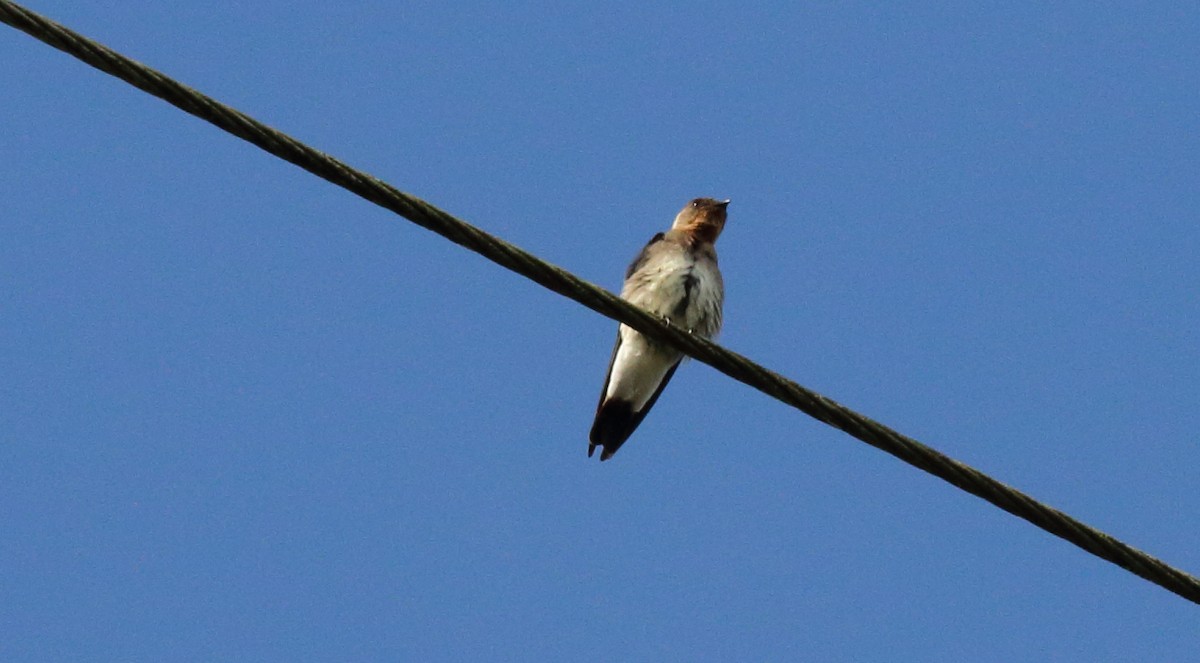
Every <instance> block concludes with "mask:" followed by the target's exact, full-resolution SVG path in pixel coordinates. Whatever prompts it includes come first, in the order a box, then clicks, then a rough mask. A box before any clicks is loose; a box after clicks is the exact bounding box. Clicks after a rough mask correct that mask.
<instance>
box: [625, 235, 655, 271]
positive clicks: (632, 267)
mask: <svg viewBox="0 0 1200 663" xmlns="http://www.w3.org/2000/svg"><path fill="white" fill-rule="evenodd" d="M662 239H663V233H658V234H657V235H655V236H654V237H651V238H650V241H649V242H646V246H644V247H642V251H641V253H639V254H637V257H636V258H634V259H633V262H631V263H629V269H626V270H625V278H629V277H630V276H632V275H633V273H634V272H636V271H637V270H638V269H639V268H641V266H642V265H644V264H646V259H647V258H648V257H649V256H650V247H652V246H654V245H655V244H658V243H659V242H661V241H662Z"/></svg>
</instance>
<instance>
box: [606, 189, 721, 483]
mask: <svg viewBox="0 0 1200 663" xmlns="http://www.w3.org/2000/svg"><path fill="white" fill-rule="evenodd" d="M728 205H729V201H728V200H716V199H714V198H696V199H695V200H692V201H690V202H688V203H687V204H686V205H684V207H683V209H682V210H680V212H679V214H678V215H676V216H675V222H674V223H673V224H671V229H670V230H668V231H666V232H660V233H658V234H657V235H655V236H654V237H653V238H651V240H650V242H649V243H648V244H646V246H645V248H643V249H642V251H641V253H639V254H638V255H637V257H636V258H634V259H633V262H632V263H630V264H629V268H628V269H627V270H625V283H624V285H623V287H622V288H621V298H622V299H624V300H625V301H627V302H629V303H631V304H633V305H635V306H639V307H641V308H643V309H645V310H646V311H648V312H650V313H652V314H654V315H657V316H659V317H660V318H661V319H662V320H663V321H664V322H666V323H667V324H670V325H674V326H676V327H679V328H682V329H686V330H687V331H688V332H690V333H693V334H696V335H698V336H702V337H704V338H708V339H711V338H713V337H715V336H716V335H717V332H719V331H720V330H721V308H722V305H723V304H724V300H725V284H724V282H723V281H722V279H721V271H720V270H719V269H718V268H717V250H716V246H715V243H716V241H717V237H718V236H720V234H721V231H722V230H724V229H725V218H726V207H727V206H728ZM681 361H683V353H681V352H679V351H678V350H676V349H674V348H672V347H669V346H667V345H664V344H662V343H659V342H657V341H654V340H652V339H650V338H648V337H646V336H644V335H643V334H641V333H640V332H638V331H637V330H635V329H633V328H632V327H629V326H627V325H624V324H622V325H620V326H618V327H617V341H616V344H615V345H614V346H613V351H612V359H610V360H609V364H608V374H607V375H606V376H605V378H604V386H603V387H602V388H601V389H600V403H599V404H598V405H597V406H596V419H595V421H594V422H593V423H592V429H591V432H590V433H589V434H588V458H591V457H592V454H594V453H595V452H596V447H602V448H603V451H601V452H600V460H601V461H605V460H608V459H609V458H612V456H613V454H615V453H617V449H620V448H621V445H623V444H625V441H626V440H628V439H629V436H630V435H632V434H633V431H634V430H635V429H637V427H638V425H639V424H641V423H642V419H644V418H645V417H646V413H647V412H649V411H650V408H652V407H654V403H655V401H657V400H658V397H659V395H661V394H662V392H663V389H664V388H665V387H666V386H667V383H668V382H670V381H671V377H672V376H674V375H675V369H677V368H679V364H680V362H681Z"/></svg>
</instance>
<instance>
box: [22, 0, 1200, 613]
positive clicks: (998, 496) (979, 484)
mask: <svg viewBox="0 0 1200 663" xmlns="http://www.w3.org/2000/svg"><path fill="white" fill-rule="evenodd" d="M0 21H3V22H4V23H7V24H8V25H11V26H12V27H14V28H17V29H18V30H21V31H22V32H25V33H27V34H29V35H30V36H32V37H34V38H35V39H38V40H40V41H42V42H45V43H46V44H49V45H50V46H53V47H54V48H57V49H59V50H60V51H63V52H64V53H67V54H69V55H71V56H73V57H75V58H78V59H79V60H82V61H83V62H84V63H86V64H88V65H91V66H92V67H95V68H96V69H99V70H100V71H103V72H105V73H107V74H110V75H112V76H115V77H116V78H119V79H121V80H123V81H125V82H126V83H129V84H130V85H133V86H134V87H137V88H139V89H141V90H143V91H144V92H147V93H149V94H152V95H154V96H156V97H158V98H160V99H162V100H164V101H166V102H167V103H169V104H171V105H173V106H175V107H177V108H179V109H180V110H183V111H185V112H187V113H190V114H192V115H194V116H196V117H198V118H200V119H202V120H204V121H206V122H209V123H211V124H214V125H216V126H217V127H219V128H221V129H224V130H225V131H227V132H229V133H231V134H233V135H235V136H237V137H238V138H241V139H243V140H245V141H247V142H250V143H252V144H254V145H256V146H258V147H260V148H262V149H263V150H266V151H267V152H270V153H271V154H274V155H275V156H277V157H279V158H280V159H283V160H285V161H288V162H290V163H292V164H295V165H297V166H299V167H300V168H303V169H304V170H307V171H308V172H310V173H312V174H314V175H317V176H318V177H321V178H322V179H325V180H327V181H329V182H331V183H333V184H336V185H337V186H340V187H342V188H344V189H346V190H348V191H350V192H352V193H354V194H356V195H358V196H360V197H362V198H365V199H367V200H369V201H371V202H373V203H375V204H376V205H379V206H380V207H384V208H386V209H389V210H391V211H393V212H395V213H397V214H399V215H400V216H403V217H404V218H406V219H408V220H409V221H412V222H413V223H416V224H417V225H419V226H421V227H423V228H426V229H428V230H431V231H433V232H435V233H437V234H439V235H441V236H443V237H445V238H446V239H449V240H450V241H452V242H455V243H456V244H459V245H462V246H464V247H466V248H468V249H470V250H472V251H474V252H476V253H478V254H480V255H482V256H484V257H485V258H487V259H489V260H491V261H493V262H495V263H497V264H499V265H501V266H502V267H505V268H507V269H509V270H511V271H514V272H516V273H518V274H521V275H522V276H525V277H526V278H529V279H531V280H533V281H534V282H536V283H538V284H540V285H542V286H543V287H546V288H548V289H550V290H553V291H554V292H557V293H559V294H560V295H563V296H565V297H568V298H570V299H572V300H574V301H576V302H578V303H580V304H582V305H584V306H586V307H588V308H590V309H592V310H593V311H596V312H597V313H600V314H601V315H604V316H606V317H609V318H612V319H613V320H617V321H619V322H622V323H624V324H626V325H629V326H630V327H633V328H634V329H636V330H638V331H639V332H642V333H643V334H646V335H647V336H649V337H651V338H653V339H655V340H657V341H660V342H663V343H667V344H670V345H671V346H673V347H675V348H677V349H679V350H680V351H682V352H684V353H686V354H687V355H689V356H691V357H693V358H695V359H696V360H698V361H701V362H703V363H705V364H708V365H709V366H712V367H713V368H715V369H717V370H718V371H720V372H722V373H724V374H725V375H728V376H729V377H731V378H733V379H735V380H737V381H739V382H742V383H744V384H746V385H749V386H751V387H753V388H755V389H757V390H759V391H761V392H763V393H764V394H767V395H768V396H771V397H773V398H775V399H777V400H779V401H782V402H784V403H787V404H788V405H791V406H792V407H795V408H796V409H798V410H800V411H802V412H804V413H805V414H808V415H809V416H811V417H813V418H814V419H817V420H818V421H821V422H824V423H826V424H828V425H830V426H833V427H835V428H838V429H841V430H843V431H845V432H846V433H849V434H850V435H852V436H854V437H855V438H858V439H859V440H861V441H863V442H866V443H867V444H870V445H871V446H873V447H875V448H877V449H880V450H883V451H885V452H887V453H889V454H891V455H893V456H895V457H897V458H899V459H900V460H902V461H904V462H906V463H908V464H910V465H913V466H914V467H917V468H920V469H922V470H924V471H926V472H928V473H930V474H932V475H934V476H936V477H938V478H940V479H942V480H944V481H947V482H949V483H950V484H952V485H954V486H956V487H958V488H960V489H962V490H965V491H966V492H968V493H971V494H972V495H975V496H977V497H979V498H981V499H983V500H986V501H987V502H989V503H991V504H993V505H995V506H997V507H999V508H1001V509H1003V510H1005V511H1007V512H1009V513H1011V514H1013V515H1014V516H1017V517H1018V518H1022V519H1024V520H1027V521H1029V522H1030V523H1033V524H1034V525H1036V526H1037V527H1039V528H1041V529H1043V530H1045V531H1047V532H1049V533H1051V534H1053V535H1055V536H1057V537H1060V538H1062V539H1065V540H1066V541H1069V542H1070V543H1073V544H1075V545H1076V546H1078V547H1080V548H1082V549H1084V550H1086V551H1087V552H1089V553H1091V554H1093V555H1095V556H1097V557H1099V558H1101V559H1104V560H1107V561H1109V562H1112V563H1113V564H1116V565H1117V566H1120V567H1121V568H1123V569H1126V570H1127V571H1129V572H1131V573H1134V574H1136V575H1138V576H1141V577H1142V578H1144V579H1146V580H1149V581H1150V582H1152V583H1154V584H1156V585H1159V586H1161V587H1163V588H1165V589H1167V590H1169V591H1171V592H1174V593H1176V594H1178V595H1179V596H1182V597H1183V598H1185V599H1187V600H1189V601H1191V602H1193V603H1197V604H1200V580H1197V579H1196V578H1195V577H1194V576H1191V575H1189V574H1188V573H1185V572H1184V571H1181V570H1179V569H1176V568H1174V567H1172V566H1170V565H1168V564H1166V563H1165V562H1163V561H1161V560H1159V559H1157V558H1155V557H1152V556H1150V555H1148V554H1146V553H1144V552H1142V551H1140V550H1138V549H1136V548H1134V547H1132V546H1130V545H1128V544H1126V543H1124V542H1122V541H1119V540H1118V539H1116V538H1114V537H1112V536H1109V535H1108V534H1106V533H1104V532H1102V531H1100V530H1098V529H1096V528H1094V527H1091V526H1089V525H1087V524H1085V523H1083V522H1080V521H1079V520H1076V519H1075V518H1072V517H1071V516H1069V515H1067V514H1065V513H1063V512H1061V511H1059V510H1057V509H1055V508H1053V507H1050V506H1048V505H1046V504H1043V503H1041V502H1039V501H1037V500H1035V499H1033V498H1032V497H1030V496H1028V495H1026V494H1025V493H1022V492H1021V491H1019V490H1016V489H1015V488H1011V487H1009V486H1007V485H1005V484H1003V483H1001V482H999V481H997V480H996V479H993V478H991V477H989V476H988V475H986V474H984V473H982V472H980V471H979V470H976V469H975V468H973V467H971V466H969V465H966V464H965V463H961V462H959V461H957V460H954V459H953V458H950V457H949V456H946V455H945V454H942V453H941V452H939V451H937V450H935V449H933V448H931V447H928V446H926V445H924V444H921V443H920V442H918V441H916V440H914V439H912V438H910V437H907V436H905V435H902V434H900V433H898V432H896V431H894V430H892V429H891V428H888V427H887V426H884V425H883V424H880V423H878V422H876V421H874V420H872V419H870V418H868V417H866V416H864V415H861V414H859V413H857V412H855V411H853V410H851V409H849V408H847V407H845V406H843V405H840V404H839V403H836V402H835V401H833V400H831V399H829V398H826V397H825V396H822V395H821V394H818V393H816V392H814V391H811V390H809V389H805V388H804V387H801V386H800V385H798V384H796V383H795V382H793V381H791V380H789V379H787V378H785V377H783V376H782V375H779V374H778V373H775V372H773V371H770V370H768V369H766V368H764V367H762V366H760V365H758V364H756V363H755V362H753V361H751V360H749V359H748V358H746V357H743V356H742V355H740V354H738V353H736V352H732V351H730V350H726V349H725V348H723V347H721V346H719V345H717V344H715V343H712V342H710V341H708V340H705V339H703V338H700V337H698V336H693V335H692V334H689V333H688V332H686V331H684V330H681V329H679V328H677V327H672V326H669V325H666V324H664V323H663V322H662V321H660V320H659V319H658V318H656V317H655V316H653V315H651V314H649V313H647V312H645V311H643V310H642V309H639V308H637V307H635V306H633V305H631V304H629V303H627V302H625V301H623V300H621V299H620V298H618V297H616V296H615V295H613V294H612V293H610V292H608V291H606V290H604V289H602V288H600V287H598V286H595V285H593V284H591V283H588V282H587V281H584V280H583V279H580V278H579V277H577V276H575V275H574V274H571V273H570V272H568V271H566V270H564V269H562V268H560V267H557V266H555V265H552V264H550V263H548V262H546V261H544V260H541V259H540V258H538V257H537V256H534V255H533V254H531V253H528V252H526V251H524V250H522V249H521V248H519V247H517V246H514V245H512V244H509V243H508V242H505V241H504V240H502V239H500V238H498V237H494V236H492V235H490V234H488V233H486V232H484V231H482V230H480V229H479V228H476V227H474V226H472V225H470V224H468V223H465V222H463V221H460V220H458V219H456V218H454V217H453V216H451V215H450V214H448V213H446V212H444V211H442V210H440V209H438V208H436V207H434V206H432V205H430V204H429V203H426V202H425V201H423V200H420V199H419V198H415V197H413V196H409V195H407V194H405V193H402V192H401V191H399V190H398V189H396V188H395V187H392V186H391V185H389V184H387V183H385V182H382V181H380V180H378V179H376V178H374V177H372V176H370V175H368V174H366V173H364V172H362V171H359V170H355V169H354V168H351V167H350V166H347V165H346V164H344V163H342V162H341V161H338V160H337V159H334V158H333V157H330V156H328V155H326V154H324V153H322V152H319V151H317V150H315V149H313V148H311V147H309V146H307V145H305V144H303V143H301V142H299V141H297V140H295V139H294V138H291V137H290V136H288V135H286V134H284V133H282V132H279V131H276V130H275V129H272V128H271V127H268V126H267V125H265V124H263V123H261V122H259V121H257V120H255V119H253V118H251V117H250V116H248V115H246V114H244V113H241V112H240V111H237V110H235V109H233V108H230V107H229V106H226V105H224V104H222V103H220V102H218V101H216V100H215V99H212V98H211V97H208V96H205V95H203V94H201V93H199V92H197V91H195V90H193V89H191V88H189V87H187V86H185V85H183V84H181V83H178V82H176V81H174V80H172V79H170V78H168V77H167V76H165V75H163V74H161V73H159V72H157V71H155V70H153V69H151V68H149V67H147V66H145V65H143V64H140V63H138V62H135V61H133V60H131V59H129V58H127V57H125V56H123V55H121V54H119V53H117V52H115V51H113V50H111V49H109V48H107V47H105V46H103V45H102V44H99V43H97V42H95V41H92V40H90V39H88V38H86V37H84V36H82V35H80V34H78V33H76V32H73V31H71V30H69V29H68V28H66V27H64V26H62V25H59V24H58V23H55V22H54V21H51V20H49V19H47V18H45V17H43V16H40V15H38V14H36V13H34V12H32V11H30V10H28V9H26V8H24V7H22V6H20V5H18V4H15V3H13V2H9V1H8V0H0Z"/></svg>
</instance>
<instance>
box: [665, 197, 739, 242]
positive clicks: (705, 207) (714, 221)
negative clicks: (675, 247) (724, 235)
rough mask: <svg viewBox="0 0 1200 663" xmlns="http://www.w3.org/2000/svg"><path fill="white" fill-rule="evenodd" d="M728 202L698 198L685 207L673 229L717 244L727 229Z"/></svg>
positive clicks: (676, 218) (677, 217) (677, 216)
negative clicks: (723, 231)
mask: <svg viewBox="0 0 1200 663" xmlns="http://www.w3.org/2000/svg"><path fill="white" fill-rule="evenodd" d="M728 205H729V201H728V200H716V199H715V198H697V199H695V200H693V201H691V202H689V203H688V204H686V205H684V206H683V209H682V210H680V211H679V214H678V215H676V216H675V223H674V224H673V225H672V226H671V228H673V229H675V230H683V231H686V232H688V233H690V234H692V235H693V236H694V237H696V238H697V239H699V240H700V241H704V242H715V241H717V237H718V236H719V235H720V234H721V231H722V230H724V229H725V208H726V207H727V206H728Z"/></svg>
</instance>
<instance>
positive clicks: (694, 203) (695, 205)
mask: <svg viewBox="0 0 1200 663" xmlns="http://www.w3.org/2000/svg"><path fill="white" fill-rule="evenodd" d="M692 208H693V209H699V208H700V201H699V200H693V201H692Z"/></svg>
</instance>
